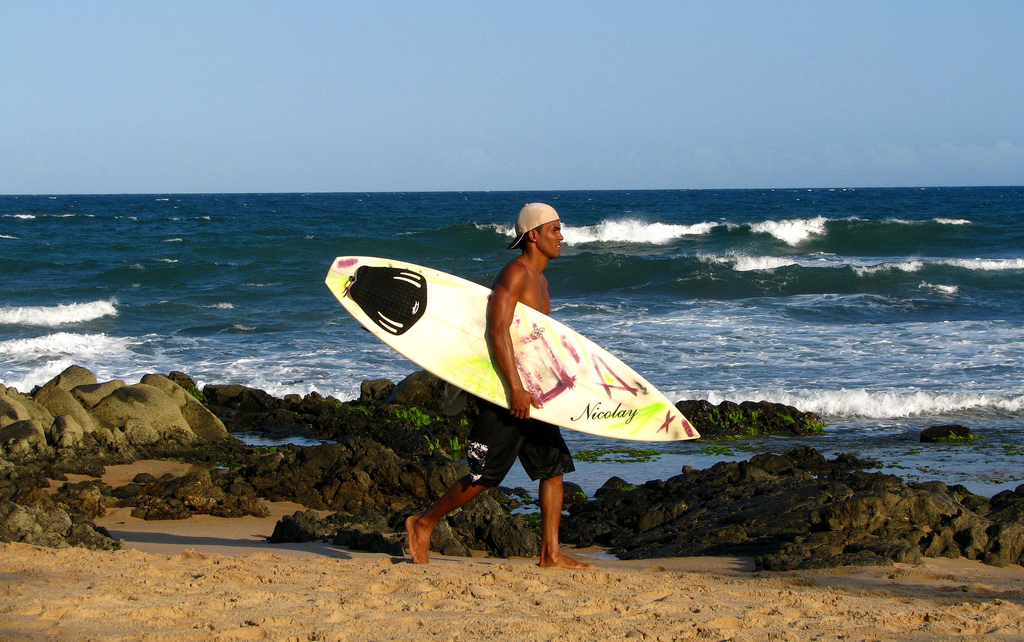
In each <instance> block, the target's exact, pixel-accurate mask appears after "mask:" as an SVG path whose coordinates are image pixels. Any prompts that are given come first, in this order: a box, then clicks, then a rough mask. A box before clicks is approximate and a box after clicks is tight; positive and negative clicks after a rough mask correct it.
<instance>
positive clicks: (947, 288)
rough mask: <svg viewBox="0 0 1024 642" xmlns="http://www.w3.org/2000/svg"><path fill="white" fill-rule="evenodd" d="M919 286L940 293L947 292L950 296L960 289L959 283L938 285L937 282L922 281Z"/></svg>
mask: <svg viewBox="0 0 1024 642" xmlns="http://www.w3.org/2000/svg"><path fill="white" fill-rule="evenodd" d="M918 287H919V288H920V289H922V290H934V291H936V292H938V293H939V294H946V295H950V296H951V295H954V294H956V293H957V292H959V291H960V286H958V285H938V284H935V283H928V282H927V281H922V282H921V285H919V286H918Z"/></svg>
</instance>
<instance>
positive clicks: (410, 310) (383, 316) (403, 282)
mask: <svg viewBox="0 0 1024 642" xmlns="http://www.w3.org/2000/svg"><path fill="white" fill-rule="evenodd" d="M348 295H349V296H350V297H352V300H353V301H355V302H356V305H358V306H359V307H360V308H362V310H363V312H365V313H366V316H368V317H370V319H372V320H373V322H374V323H376V324H377V326H379V327H380V328H381V329H382V330H384V331H385V332H387V333H389V334H394V335H399V334H404V333H405V332H407V331H408V330H409V328H411V327H412V326H413V325H414V324H415V323H416V322H417V321H419V320H420V317H422V316H423V313H424V312H425V311H426V309H427V280H426V279H425V278H423V275H422V274H419V273H418V272H413V271H411V270H405V269H402V268H392V267H373V266H369V265H364V266H362V267H360V268H359V269H358V270H356V273H355V280H354V281H352V284H351V286H350V287H349V290H348Z"/></svg>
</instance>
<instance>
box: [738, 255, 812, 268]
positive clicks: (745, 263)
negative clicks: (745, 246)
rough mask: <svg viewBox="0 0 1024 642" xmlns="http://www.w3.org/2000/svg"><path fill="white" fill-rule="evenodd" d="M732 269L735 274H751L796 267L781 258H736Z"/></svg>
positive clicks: (794, 263) (793, 263)
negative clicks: (791, 266)
mask: <svg viewBox="0 0 1024 642" xmlns="http://www.w3.org/2000/svg"><path fill="white" fill-rule="evenodd" d="M733 260H734V261H735V263H734V264H733V266H732V269H734V270H736V271H737V272H753V271H755V270H774V269H777V268H780V267H786V266H787V265H796V263H797V262H796V261H794V260H793V259H790V258H786V257H783V256H736V257H733Z"/></svg>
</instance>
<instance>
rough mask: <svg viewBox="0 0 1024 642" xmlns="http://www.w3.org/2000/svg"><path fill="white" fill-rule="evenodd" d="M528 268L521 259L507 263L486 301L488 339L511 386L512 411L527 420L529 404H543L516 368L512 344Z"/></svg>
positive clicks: (528, 276) (536, 406)
mask: <svg viewBox="0 0 1024 642" xmlns="http://www.w3.org/2000/svg"><path fill="white" fill-rule="evenodd" d="M529 278H530V275H529V273H528V272H527V269H526V268H525V267H524V266H522V265H520V264H519V263H518V262H515V261H513V262H512V263H510V264H508V265H507V266H505V268H504V269H503V270H502V271H501V274H499V275H498V280H497V281H496V282H495V284H494V292H493V294H491V298H490V301H488V303H487V339H488V342H489V343H490V346H491V350H492V351H493V352H492V354H493V355H494V358H495V359H496V360H497V362H498V368H499V369H500V370H501V374H502V375H503V376H504V377H505V381H506V382H508V385H509V400H508V401H509V410H510V411H511V412H512V415H513V416H514V417H519V418H520V419H526V418H528V417H529V416H530V406H533V407H535V408H540V407H541V403H540V401H538V400H537V398H536V397H534V396H533V395H532V394H530V392H529V391H527V390H526V388H524V387H523V382H522V379H520V378H519V370H518V369H517V368H516V357H515V350H514V349H513V347H512V335H511V334H510V332H509V328H510V327H511V326H512V317H513V315H515V311H516V304H517V303H519V299H520V297H521V296H522V293H523V291H524V290H525V289H526V287H527V285H528V284H529Z"/></svg>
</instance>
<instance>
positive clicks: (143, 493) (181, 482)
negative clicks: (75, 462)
mask: <svg viewBox="0 0 1024 642" xmlns="http://www.w3.org/2000/svg"><path fill="white" fill-rule="evenodd" d="M110 494H111V495H112V496H114V497H117V498H119V499H120V500H121V501H120V504H119V505H121V506H130V507H131V508H132V513H131V514H132V517H137V518H139V519H146V520H160V519H188V518H189V517H191V516H192V515H212V516H214V517H244V516H246V515H251V516H253V517H266V516H267V515H269V514H270V511H269V509H268V508H267V505H266V504H265V503H264V502H262V501H260V499H259V498H258V497H257V496H256V492H255V490H254V489H253V487H252V486H250V485H249V484H246V483H244V482H243V483H235V481H234V480H233V479H229V478H228V477H226V476H225V475H223V474H222V473H221V472H220V471H215V472H214V473H213V475H211V471H209V470H198V471H195V472H190V473H187V474H185V475H181V476H177V477H176V476H174V475H170V474H167V475H163V476H161V477H160V478H153V477H152V475H140V476H137V477H136V478H135V480H134V481H133V482H132V483H131V484H129V485H127V486H122V487H120V488H117V489H114V490H112V491H111V492H110Z"/></svg>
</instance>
